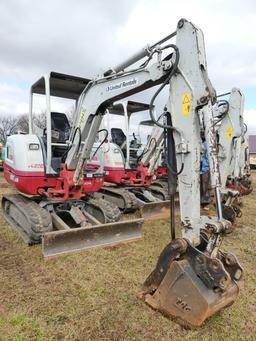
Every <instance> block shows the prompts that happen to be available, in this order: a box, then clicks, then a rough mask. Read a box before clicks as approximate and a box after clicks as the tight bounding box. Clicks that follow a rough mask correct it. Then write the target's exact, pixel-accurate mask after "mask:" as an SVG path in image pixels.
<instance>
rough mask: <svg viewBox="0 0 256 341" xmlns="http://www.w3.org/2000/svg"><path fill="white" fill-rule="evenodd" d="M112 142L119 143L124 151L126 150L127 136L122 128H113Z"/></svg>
mask: <svg viewBox="0 0 256 341" xmlns="http://www.w3.org/2000/svg"><path fill="white" fill-rule="evenodd" d="M111 138H112V142H113V143H115V144H117V145H118V146H119V147H120V148H121V149H122V151H123V152H126V149H125V145H126V136H125V134H124V132H123V130H122V129H121V128H111Z"/></svg>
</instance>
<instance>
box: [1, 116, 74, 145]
mask: <svg viewBox="0 0 256 341" xmlns="http://www.w3.org/2000/svg"><path fill="white" fill-rule="evenodd" d="M72 111H73V110H70V111H68V112H67V113H66V115H67V118H68V120H69V122H70V124H71V125H72V116H73V113H72ZM33 124H34V125H36V126H37V127H38V128H40V129H44V128H46V112H45V111H42V112H41V113H40V114H35V115H33ZM28 132H29V117H28V114H22V115H4V116H1V117H0V142H1V143H2V144H3V145H5V144H6V139H7V136H9V135H12V134H17V133H26V134H27V133H28Z"/></svg>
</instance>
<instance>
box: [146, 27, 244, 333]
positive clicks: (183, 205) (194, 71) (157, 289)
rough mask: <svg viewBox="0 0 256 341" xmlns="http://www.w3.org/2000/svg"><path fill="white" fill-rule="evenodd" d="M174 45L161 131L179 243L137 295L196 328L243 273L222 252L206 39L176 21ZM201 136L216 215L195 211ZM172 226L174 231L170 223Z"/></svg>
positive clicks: (224, 225) (229, 296)
mask: <svg viewBox="0 0 256 341" xmlns="http://www.w3.org/2000/svg"><path fill="white" fill-rule="evenodd" d="M176 44H177V46H178V48H179V53H180V58H179V64H178V70H177V72H176V73H175V75H174V76H173V77H172V78H171V79H170V80H169V101H168V104H167V110H168V112H169V113H170V115H171V125H170V123H169V126H168V127H166V128H167V129H169V130H170V131H171V133H172V136H173V138H174V153H175V154H176V162H177V168H176V169H175V167H173V168H172V169H169V178H170V177H171V176H172V177H173V178H174V179H177V182H178V188H179V202H180V220H181V223H180V227H181V231H182V238H178V239H173V240H172V242H171V243H169V244H168V245H167V246H166V247H165V248H164V250H163V251H162V253H161V254H160V257H159V259H158V262H157V265H156V267H155V269H154V270H153V271H152V273H151V274H150V275H149V276H148V277H147V279H146V281H145V282H144V285H143V291H142V293H141V294H140V297H141V298H142V299H144V300H145V302H146V303H147V304H149V305H150V306H151V307H152V308H154V309H156V310H159V311H161V312H162V313H163V314H165V315H167V316H170V317H174V318H175V319H176V320H178V321H179V322H181V323H182V324H185V325H187V326H193V327H195V326H199V325H201V324H202V323H203V322H204V320H205V319H206V318H207V317H209V316H211V315H212V314H214V313H215V312H216V311H218V310H220V309H221V308H223V307H225V306H227V305H229V304H231V303H232V302H233V301H234V300H235V298H236V297H237V294H238V285H237V282H238V281H239V280H240V278H241V277H242V268H241V266H240V265H239V263H238V262H237V260H236V258H235V256H234V255H232V254H229V253H224V252H221V251H220V250H219V246H220V242H221V233H222V232H224V231H225V230H226V229H228V228H229V226H230V223H229V222H228V221H226V220H224V219H223V217H222V207H221V197H220V173H219V163H218V155H217V141H216V132H215V126H214V115H213V104H214V103H215V101H216V94H215V90H214V88H213V87H212V85H211V82H210V80H209V78H208V75H207V65H206V57H205V48H204V39H203V34H202V32H201V31H200V30H199V29H198V28H197V27H195V26H193V25H192V24H191V23H189V22H187V21H180V22H179V23H178V29H177V41H176ZM151 104H152V103H151ZM201 130H203V131H204V132H205V137H206V141H207V151H208V158H209V166H210V171H211V184H212V187H213V188H214V189H215V198H216V207H217V215H216V216H214V217H207V216H202V215H201V213H200V150H201V143H202V142H201V137H200V131H201ZM174 188H175V186H174ZM172 209H174V206H172ZM171 222H172V226H171V230H172V231H175V226H174V219H171ZM174 237H175V234H174ZM231 259H232V261H231V262H230V263H229V260H231Z"/></svg>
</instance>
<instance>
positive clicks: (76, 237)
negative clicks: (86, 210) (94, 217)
mask: <svg viewBox="0 0 256 341" xmlns="http://www.w3.org/2000/svg"><path fill="white" fill-rule="evenodd" d="M142 223H143V219H134V220H129V221H120V222H115V223H109V224H102V225H94V226H91V227H80V228H74V229H63V230H60V231H52V232H47V233H45V234H44V235H43V237H42V249H43V255H44V257H45V258H49V257H53V256H58V255H61V254H67V253H72V252H78V251H82V250H86V249H91V248H95V247H113V246H116V245H119V244H124V243H129V242H134V241H137V240H139V239H141V238H142V233H141V227H142Z"/></svg>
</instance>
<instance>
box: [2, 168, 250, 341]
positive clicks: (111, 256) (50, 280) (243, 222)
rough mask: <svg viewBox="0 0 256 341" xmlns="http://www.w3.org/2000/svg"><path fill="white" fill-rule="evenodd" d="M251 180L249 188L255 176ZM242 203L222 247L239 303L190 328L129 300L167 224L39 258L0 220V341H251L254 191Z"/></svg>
mask: <svg viewBox="0 0 256 341" xmlns="http://www.w3.org/2000/svg"><path fill="white" fill-rule="evenodd" d="M1 176H2V174H1ZM253 180H254V187H256V173H254V179H253ZM8 191H10V189H8V188H2V189H1V193H0V194H3V193H7V192H8ZM243 203H244V206H243V217H242V218H240V219H238V221H237V222H238V223H237V228H236V230H235V232H233V233H232V234H231V235H229V236H228V237H226V238H225V240H224V242H223V246H222V249H225V250H229V251H231V252H234V253H235V254H236V255H237V257H238V259H239V261H240V262H241V264H242V265H243V267H244V269H245V276H244V279H243V281H242V283H241V292H240V295H239V298H238V299H237V301H236V302H235V303H234V304H233V305H232V306H231V307H228V308H226V309H224V310H222V311H220V312H219V313H217V314H216V315H214V316H213V317H211V318H209V319H208V320H207V321H206V322H205V323H204V325H203V326H202V327H201V328H198V329H195V330H186V329H184V328H182V327H181V326H179V325H177V324H176V323H174V322H173V321H171V320H169V319H167V318H165V317H164V316H162V315H161V314H160V313H158V312H155V311H153V310H152V309H151V308H150V307H148V306H147V305H145V304H144V303H143V302H142V301H140V300H138V299H137V298H136V293H137V292H138V290H139V288H140V285H141V284H142V283H143V281H144V279H145V278H146V277H147V275H148V274H149V273H150V271H151V270H152V269H153V267H154V265H155V263H156V260H157V257H158V256H159V254H160V252H161V250H162V249H163V247H164V246H165V245H166V244H167V243H168V241H169V223H168V221H167V220H159V221H157V222H147V223H144V227H143V232H144V238H143V240H142V241H140V242H137V243H133V244H128V245H125V246H123V247H119V248H112V249H94V250H90V251H86V252H83V253H80V254H74V255H69V256H61V257H58V258H55V259H51V260H49V261H44V259H43V258H42V255H41V249H40V246H33V247H26V246H25V245H24V244H23V242H22V241H21V240H20V239H19V238H18V236H17V234H16V233H15V232H13V230H11V229H10V228H9V227H8V224H7V223H6V222H5V220H4V219H3V217H2V215H0V227H1V228H0V340H1V341H6V340H15V341H27V340H37V341H39V340H47V341H48V340H55V341H61V340H68V341H69V340H72V341H78V340H79V341H82V340H117V341H119V340H136V341H137V340H164V341H167V340H173V341H174V340H255V339H256V273H255V259H256V258H255V256H256V218H255V211H256V192H255V191H254V192H252V193H251V194H250V195H249V196H247V197H244V198H243Z"/></svg>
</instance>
